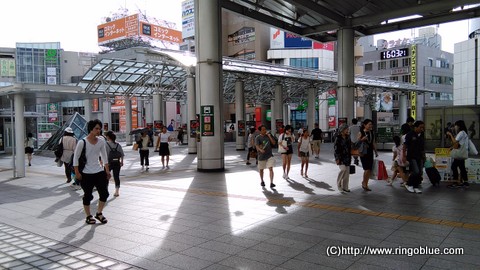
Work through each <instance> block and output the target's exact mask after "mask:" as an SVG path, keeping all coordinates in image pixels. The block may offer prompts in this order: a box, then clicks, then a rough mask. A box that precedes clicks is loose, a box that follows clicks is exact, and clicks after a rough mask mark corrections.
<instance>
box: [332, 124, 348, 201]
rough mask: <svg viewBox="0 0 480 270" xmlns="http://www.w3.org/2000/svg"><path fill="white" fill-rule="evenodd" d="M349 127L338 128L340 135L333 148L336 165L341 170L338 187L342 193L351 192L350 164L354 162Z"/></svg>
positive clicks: (344, 125)
mask: <svg viewBox="0 0 480 270" xmlns="http://www.w3.org/2000/svg"><path fill="white" fill-rule="evenodd" d="M349 132H350V131H349V129H348V125H346V124H343V125H341V126H340V127H339V128H338V135H337V137H336V138H335V143H334V146H333V150H334V156H335V163H336V164H337V165H338V167H339V168H340V172H338V176H337V187H338V190H339V191H340V192H350V189H349V188H348V184H349V182H350V163H351V162H352V154H351V153H350V151H351V149H352V142H351V140H350V136H349Z"/></svg>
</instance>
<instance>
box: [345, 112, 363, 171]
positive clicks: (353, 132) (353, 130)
mask: <svg viewBox="0 0 480 270" xmlns="http://www.w3.org/2000/svg"><path fill="white" fill-rule="evenodd" d="M348 131H349V133H350V140H351V141H352V144H356V143H357V142H358V133H360V126H359V125H358V120H357V118H353V119H352V125H351V126H350V127H348ZM353 164H355V165H357V166H358V165H359V162H358V156H354V157H353Z"/></svg>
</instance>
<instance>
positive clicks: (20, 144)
mask: <svg viewBox="0 0 480 270" xmlns="http://www.w3.org/2000/svg"><path fill="white" fill-rule="evenodd" d="M13 102H14V107H15V153H16V160H15V163H16V166H15V168H16V170H17V173H16V177H25V145H24V141H25V113H24V111H25V100H24V98H23V95H22V94H16V95H15V96H14V100H13Z"/></svg>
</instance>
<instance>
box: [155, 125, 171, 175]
mask: <svg viewBox="0 0 480 270" xmlns="http://www.w3.org/2000/svg"><path fill="white" fill-rule="evenodd" d="M171 140H172V139H171V138H170V133H167V128H166V127H165V126H164V127H163V129H162V132H161V133H160V134H158V139H157V144H156V148H157V149H159V151H158V154H159V155H160V156H161V157H162V169H165V157H167V169H169V168H170V167H168V162H169V160H170V155H171V154H172V153H170V147H169V145H168V144H169V142H170V141H171Z"/></svg>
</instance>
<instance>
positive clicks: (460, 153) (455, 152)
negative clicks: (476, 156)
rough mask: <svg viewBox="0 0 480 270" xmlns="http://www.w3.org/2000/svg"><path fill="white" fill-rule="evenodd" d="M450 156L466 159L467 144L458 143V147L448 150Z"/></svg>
mask: <svg viewBox="0 0 480 270" xmlns="http://www.w3.org/2000/svg"><path fill="white" fill-rule="evenodd" d="M450 157H451V158H453V159H460V160H465V159H467V158H468V150H467V146H466V145H465V144H464V145H460V147H459V148H456V149H452V150H451V151H450Z"/></svg>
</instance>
